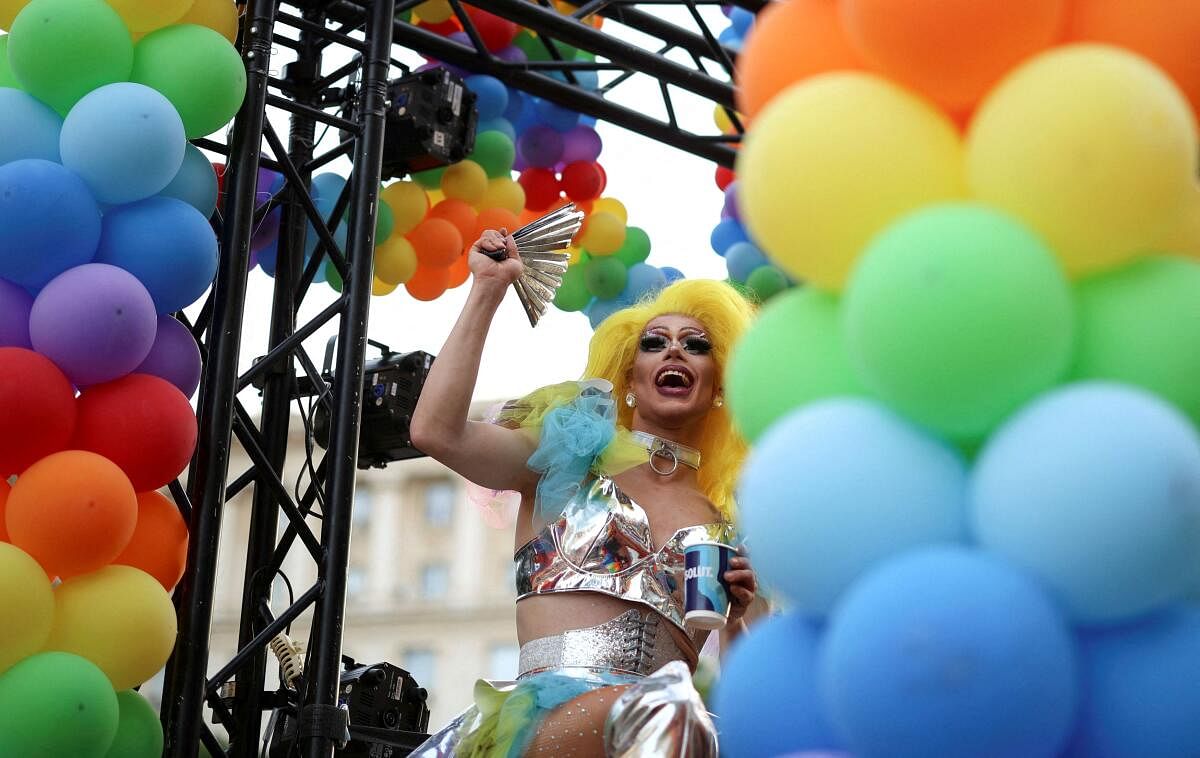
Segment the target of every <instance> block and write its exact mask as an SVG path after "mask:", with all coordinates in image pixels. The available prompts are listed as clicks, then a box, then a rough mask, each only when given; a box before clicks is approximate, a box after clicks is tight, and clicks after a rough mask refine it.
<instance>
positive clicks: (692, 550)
mask: <svg viewBox="0 0 1200 758" xmlns="http://www.w3.org/2000/svg"><path fill="white" fill-rule="evenodd" d="M733 554H734V552H733V548H731V547H730V546H728V545H722V544H720V543H716V542H703V543H700V544H698V545H692V546H691V547H688V548H687V549H685V550H684V554H683V561H684V569H683V602H684V621H685V623H687V624H688V625H689V626H692V627H695V628H696V629H720V628H721V627H723V626H725V619H726V618H728V616H729V587H728V585H726V583H725V579H724V577H725V572H726V571H728V570H729V559H730V558H731V557H733Z"/></svg>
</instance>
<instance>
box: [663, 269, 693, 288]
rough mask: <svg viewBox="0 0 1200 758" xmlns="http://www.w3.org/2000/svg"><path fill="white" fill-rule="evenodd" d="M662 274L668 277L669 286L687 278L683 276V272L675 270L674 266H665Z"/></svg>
mask: <svg viewBox="0 0 1200 758" xmlns="http://www.w3.org/2000/svg"><path fill="white" fill-rule="evenodd" d="M662 272H663V276H665V277H667V284H672V283H674V282H677V281H679V280H680V279H686V278H687V277H685V276H684V275H683V272H682V271H680V270H679V269H677V268H675V267H674V266H663V267H662Z"/></svg>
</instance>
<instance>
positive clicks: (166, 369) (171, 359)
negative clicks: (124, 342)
mask: <svg viewBox="0 0 1200 758" xmlns="http://www.w3.org/2000/svg"><path fill="white" fill-rule="evenodd" d="M134 371H135V372H137V373H139V374H151V375H152V376H157V377H159V378H161V379H166V380H167V381H168V382H170V383H171V384H174V385H175V386H176V387H178V388H179V391H180V392H182V393H183V394H184V395H186V396H187V397H191V396H192V394H193V393H195V391H196V388H197V387H199V386H200V348H199V347H197V346H196V340H195V339H193V338H192V333H191V332H189V331H188V328H187V327H186V326H184V325H183V324H181V323H179V322H178V321H176V320H175V319H174V318H172V317H171V316H167V315H163V316H159V317H158V334H157V335H155V337H154V345H153V346H152V347H151V348H150V354H149V355H147V356H146V360H144V361H142V363H141V365H140V366H138V367H137V368H135V369H134Z"/></svg>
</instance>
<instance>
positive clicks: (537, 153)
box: [517, 124, 563, 168]
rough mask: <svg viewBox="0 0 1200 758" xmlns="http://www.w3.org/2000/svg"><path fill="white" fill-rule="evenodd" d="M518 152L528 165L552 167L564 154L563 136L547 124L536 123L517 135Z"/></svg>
mask: <svg viewBox="0 0 1200 758" xmlns="http://www.w3.org/2000/svg"><path fill="white" fill-rule="evenodd" d="M517 152H518V153H520V155H521V157H522V158H524V159H525V164H526V165H527V166H537V167H539V168H552V167H553V166H554V164H555V163H558V162H559V160H561V159H562V156H563V136H562V135H561V134H559V133H558V132H556V131H555V130H554V129H552V128H550V127H548V126H546V125H545V124H534V125H533V126H531V127H529V128H528V129H526V130H525V133H524V134H522V135H521V136H520V137H517Z"/></svg>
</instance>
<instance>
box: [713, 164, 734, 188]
mask: <svg viewBox="0 0 1200 758" xmlns="http://www.w3.org/2000/svg"><path fill="white" fill-rule="evenodd" d="M736 178H737V177H735V176H734V175H733V169H731V168H725V167H724V166H717V189H719V190H721V191H722V192H724V191H725V188H726V187H728V186H729V185H730V184H731V183H733V180H734V179H736Z"/></svg>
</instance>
